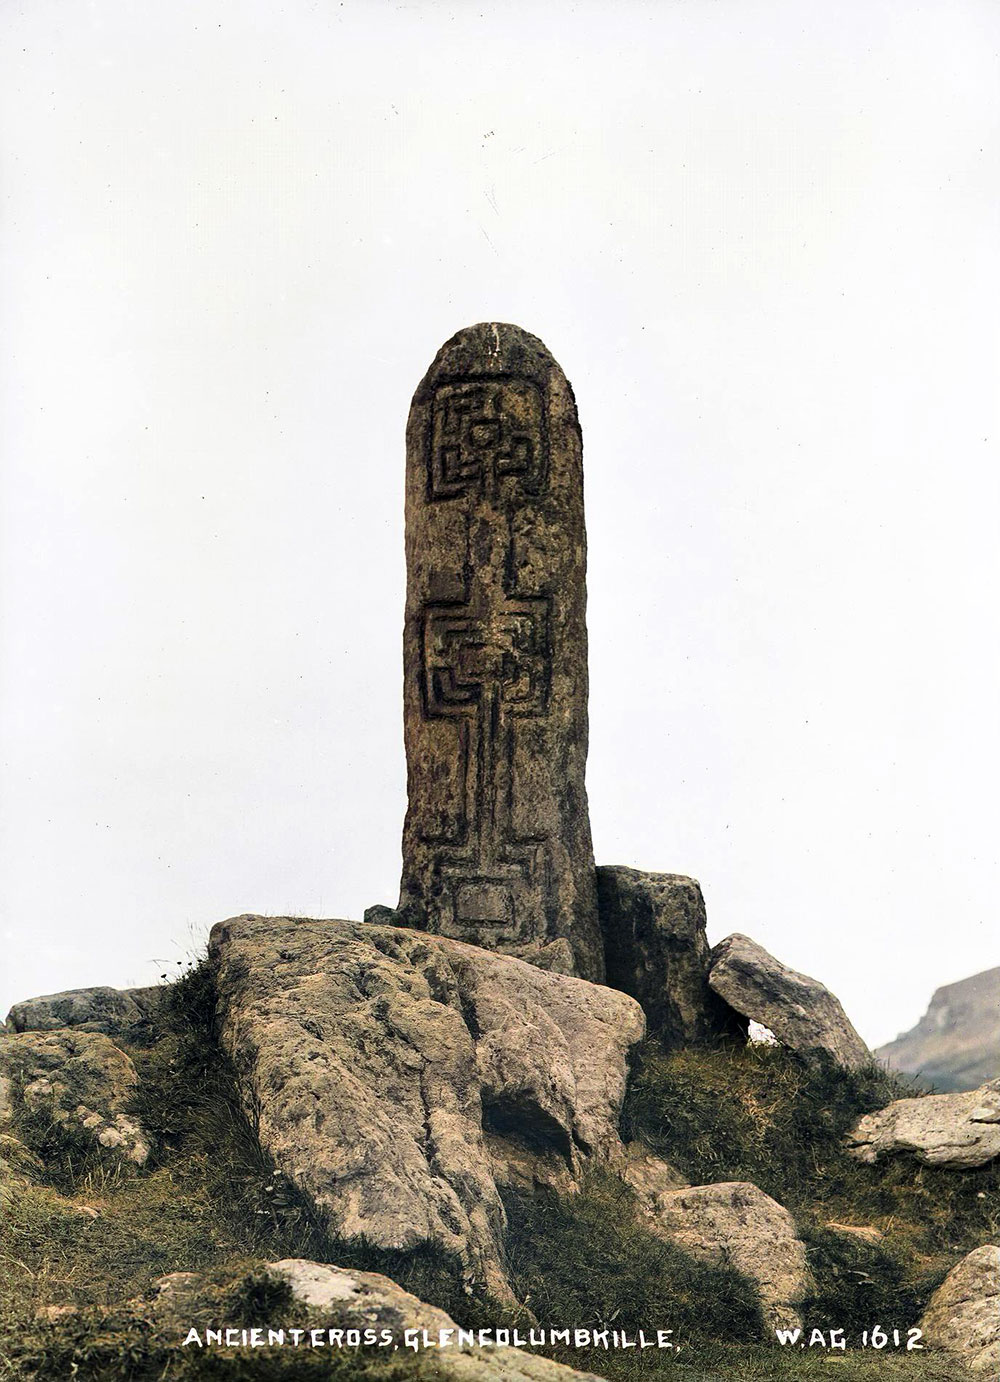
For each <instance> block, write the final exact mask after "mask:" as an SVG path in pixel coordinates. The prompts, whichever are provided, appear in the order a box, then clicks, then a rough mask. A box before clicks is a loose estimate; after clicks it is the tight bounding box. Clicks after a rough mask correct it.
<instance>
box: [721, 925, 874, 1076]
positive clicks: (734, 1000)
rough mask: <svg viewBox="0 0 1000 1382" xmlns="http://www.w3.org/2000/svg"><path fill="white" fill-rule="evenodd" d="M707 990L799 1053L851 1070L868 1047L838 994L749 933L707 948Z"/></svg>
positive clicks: (864, 1061)
mask: <svg viewBox="0 0 1000 1382" xmlns="http://www.w3.org/2000/svg"><path fill="white" fill-rule="evenodd" d="M708 982H709V984H710V986H711V987H712V989H713V990H714V991H715V992H716V993H717V994H718V995H719V997H720V998H723V999H725V1001H726V1002H727V1003H728V1004H729V1006H730V1007H731V1008H735V1010H736V1011H737V1012H738V1013H741V1014H742V1015H743V1016H744V1017H746V1018H748V1019H750V1020H752V1021H754V1022H759V1023H760V1024H761V1025H762V1026H764V1027H766V1028H768V1030H769V1031H771V1032H773V1033H774V1035H775V1037H776V1038H777V1039H778V1041H779V1042H780V1043H781V1045H782V1046H787V1047H788V1048H789V1050H792V1051H797V1052H798V1053H799V1054H800V1055H802V1056H806V1057H809V1056H815V1055H817V1054H818V1053H824V1052H825V1053H826V1054H827V1055H828V1056H831V1057H832V1058H833V1060H835V1061H836V1062H837V1064H838V1065H842V1066H845V1067H846V1068H847V1069H849V1070H857V1069H860V1068H862V1067H863V1066H865V1065H868V1064H870V1063H871V1059H872V1056H871V1052H870V1051H869V1050H868V1047H867V1046H866V1045H865V1043H864V1042H863V1041H862V1040H861V1038H860V1037H859V1036H858V1034H857V1032H856V1031H855V1030H854V1028H853V1027H852V1026H851V1023H850V1021H849V1019H848V1017H847V1014H846V1013H845V1012H844V1009H843V1008H842V1007H841V1005H840V1002H839V1001H838V999H836V998H835V997H834V995H833V994H832V993H831V992H830V990H829V989H828V988H825V987H824V986H823V985H822V984H821V983H819V981H818V980H816V979H810V978H809V976H808V975H806V974H799V973H797V972H796V971H795V970H794V969H789V968H788V966H787V965H783V964H782V963H781V961H780V960H776V959H775V958H774V956H773V955H769V954H768V952H767V951H766V950H765V949H764V947H763V946H761V945H758V944H757V942H756V941H752V940H751V939H750V937H749V936H741V935H739V934H737V935H733V936H727V937H726V939H725V940H724V941H720V942H719V944H718V945H717V946H716V947H715V949H714V950H713V951H712V964H711V968H710V970H709V973H708Z"/></svg>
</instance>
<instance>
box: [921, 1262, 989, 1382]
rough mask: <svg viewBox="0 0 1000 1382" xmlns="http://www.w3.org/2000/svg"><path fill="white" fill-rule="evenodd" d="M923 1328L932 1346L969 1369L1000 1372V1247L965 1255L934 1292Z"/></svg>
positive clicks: (977, 1371) (982, 1371)
mask: <svg viewBox="0 0 1000 1382" xmlns="http://www.w3.org/2000/svg"><path fill="white" fill-rule="evenodd" d="M920 1327H921V1329H922V1330H923V1331H924V1338H925V1340H926V1342H927V1343H928V1344H930V1345H931V1346H932V1347H936V1348H940V1349H942V1350H944V1351H945V1352H946V1353H950V1354H952V1355H953V1356H954V1357H955V1358H957V1359H959V1360H960V1361H961V1362H963V1363H964V1364H965V1366H966V1367H967V1368H969V1369H970V1371H972V1372H976V1373H980V1372H981V1373H984V1374H986V1375H987V1376H989V1377H997V1376H1000V1247H997V1246H996V1244H989V1245H987V1246H986V1247H982V1248H976V1249H975V1251H974V1252H970V1253H969V1255H968V1256H967V1257H963V1259H962V1261H961V1262H959V1264H958V1266H957V1267H954V1268H952V1270H951V1271H950V1272H949V1273H948V1275H947V1276H946V1277H945V1279H944V1281H943V1282H942V1283H941V1285H940V1286H939V1287H938V1289H937V1290H936V1291H935V1292H934V1294H933V1295H932V1296H931V1298H930V1301H929V1303H928V1306H927V1310H926V1311H925V1313H924V1317H923V1319H922V1320H921V1321H920Z"/></svg>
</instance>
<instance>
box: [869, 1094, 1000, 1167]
mask: <svg viewBox="0 0 1000 1382" xmlns="http://www.w3.org/2000/svg"><path fill="white" fill-rule="evenodd" d="M846 1146H847V1150H848V1152H849V1153H850V1155H851V1156H854V1157H856V1158H857V1159H858V1160H859V1161H864V1162H867V1163H869V1164H872V1163H874V1162H876V1161H877V1160H878V1159H879V1157H881V1156H887V1155H890V1154H891V1153H893V1152H912V1153H913V1155H914V1156H915V1157H916V1158H917V1160H918V1161H923V1162H925V1163H926V1164H927V1165H928V1166H949V1167H952V1168H953V1169H955V1170H962V1169H969V1168H971V1167H974V1166H985V1165H986V1163H987V1162H988V1161H992V1160H993V1159H994V1157H996V1156H1000V1080H991V1081H990V1082H989V1083H988V1084H984V1085H983V1086H982V1088H980V1089H973V1090H971V1091H969V1092H967V1093H964V1094H925V1095H923V1096H921V1097H920V1098H917V1099H896V1100H894V1101H893V1103H891V1104H889V1105H887V1107H886V1108H883V1109H879V1110H878V1111H877V1112H876V1113H867V1114H865V1116H864V1117H863V1118H861V1119H859V1121H858V1122H857V1123H855V1125H854V1127H853V1128H852V1129H851V1130H850V1132H849V1133H848V1134H847V1139H846Z"/></svg>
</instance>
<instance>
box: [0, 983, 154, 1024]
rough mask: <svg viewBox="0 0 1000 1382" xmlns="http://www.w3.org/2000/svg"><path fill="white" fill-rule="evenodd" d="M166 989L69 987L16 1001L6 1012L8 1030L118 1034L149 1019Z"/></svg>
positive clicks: (101, 986) (100, 986)
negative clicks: (68, 1030)
mask: <svg viewBox="0 0 1000 1382" xmlns="http://www.w3.org/2000/svg"><path fill="white" fill-rule="evenodd" d="M163 992H164V990H163V989H159V988H156V987H155V986H154V987H153V988H139V989H115V988H108V987H107V986H106V985H99V986H98V987H96V988H87V989H67V990H66V991H65V992H64V993H46V994H42V995H41V996H40V997H38V998H26V999H24V1000H23V1002H20V1003H15V1004H14V1006H13V1007H12V1008H11V1010H10V1012H9V1013H8V1014H7V1022H6V1026H5V1030H6V1031H8V1032H54V1031H59V1030H61V1029H62V1028H64V1027H71V1028H73V1029H74V1030H75V1031H79V1032H103V1033H104V1034H105V1035H106V1036H119V1035H121V1034H122V1033H125V1032H127V1031H128V1029H129V1028H130V1027H136V1026H138V1025H139V1024H140V1023H143V1022H145V1021H147V1020H148V1019H149V1017H150V1016H151V1015H152V1013H153V1011H154V1009H155V1007H156V1005H157V1003H158V1002H159V1000H160V998H161V997H162V994H163Z"/></svg>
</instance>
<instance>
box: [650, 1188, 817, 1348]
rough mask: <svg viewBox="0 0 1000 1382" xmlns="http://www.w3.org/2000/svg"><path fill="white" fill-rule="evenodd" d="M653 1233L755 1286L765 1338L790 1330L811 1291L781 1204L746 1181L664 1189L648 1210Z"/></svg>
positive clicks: (796, 1240)
mask: <svg viewBox="0 0 1000 1382" xmlns="http://www.w3.org/2000/svg"><path fill="white" fill-rule="evenodd" d="M649 1211H650V1212H649V1214H648V1222H649V1224H650V1227H652V1228H653V1229H654V1231H656V1232H658V1233H659V1234H660V1235H661V1236H663V1237H665V1238H666V1239H668V1240H669V1241H670V1242H672V1243H675V1244H676V1245H677V1246H678V1247H680V1248H683V1249H684V1251H685V1252H687V1253H689V1254H690V1255H691V1256H692V1257H694V1258H696V1259H697V1260H699V1261H701V1262H708V1263H711V1264H713V1265H717V1266H722V1265H725V1266H730V1267H733V1268H735V1270H736V1271H738V1272H742V1274H743V1275H744V1276H745V1277H748V1278H749V1279H750V1280H751V1281H752V1282H753V1283H754V1285H755V1286H756V1288H757V1292H758V1294H759V1296H760V1304H761V1312H762V1314H763V1316H764V1325H765V1329H766V1330H767V1334H768V1337H770V1335H771V1331H772V1330H774V1329H794V1328H796V1327H797V1326H800V1325H801V1323H802V1320H801V1318H800V1315H799V1306H800V1305H801V1303H802V1302H803V1301H804V1300H805V1298H806V1296H807V1295H808V1294H809V1292H810V1291H811V1290H812V1289H813V1285H814V1283H813V1279H812V1274H811V1273H810V1271H809V1267H808V1265H807V1263H806V1249H805V1244H804V1243H803V1242H802V1241H801V1239H800V1238H799V1236H798V1233H797V1232H796V1228H795V1221H794V1219H793V1218H792V1216H791V1214H789V1212H788V1210H787V1209H785V1208H784V1206H783V1205H780V1204H778V1202H777V1201H776V1200H772V1199H771V1197H770V1196H769V1195H765V1194H764V1192H763V1190H760V1189H759V1188H758V1187H757V1186H756V1185H753V1184H752V1183H751V1182H749V1181H720V1182H718V1183H717V1184H714V1185H690V1186H686V1187H684V1188H681V1189H676V1190H672V1189H664V1190H661V1191H660V1192H659V1193H658V1194H656V1195H655V1196H654V1198H653V1202H652V1204H651V1205H650V1206H649Z"/></svg>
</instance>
